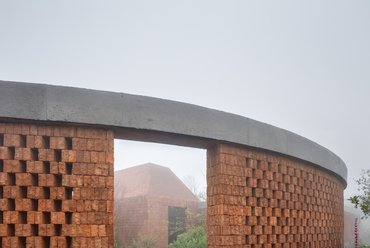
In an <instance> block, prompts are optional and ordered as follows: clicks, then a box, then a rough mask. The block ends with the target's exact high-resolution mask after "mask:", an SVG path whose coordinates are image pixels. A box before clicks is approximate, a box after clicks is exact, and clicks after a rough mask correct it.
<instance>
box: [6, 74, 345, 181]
mask: <svg viewBox="0 0 370 248" xmlns="http://www.w3.org/2000/svg"><path fill="white" fill-rule="evenodd" d="M0 106H1V108H0V118H1V119H3V120H4V119H15V120H29V121H41V122H45V121H47V122H58V123H61V122H62V123H66V122H67V123H74V124H81V125H93V126H98V127H109V128H112V129H113V130H114V133H115V138H129V139H138V140H146V141H156V142H163V143H173V144H179V145H186V146H193V147H202V148H208V147H210V145H212V144H214V143H215V142H226V143H231V144H236V145H242V146H248V147H252V148H258V149H263V150H268V151H272V152H275V153H278V154H282V155H287V156H289V157H294V158H297V159H300V160H303V161H307V162H310V163H312V164H314V165H316V166H319V167H321V168H323V169H325V170H328V171H330V172H333V173H335V174H336V175H337V176H339V178H340V179H341V181H342V183H343V185H344V187H346V181H347V167H346V165H345V164H344V162H343V161H342V160H341V159H340V158H339V157H338V156H337V155H335V154H334V153H332V152H331V151H329V150H328V149H326V148H324V147H322V146H320V145H318V144H317V143H315V142H312V141H310V140H308V139H306V138H304V137H302V136H299V135H297V134H294V133H292V132H289V131H287V130H284V129H281V128H277V127H274V126H271V125H269V124H266V123H262V122H258V121H255V120H252V119H249V118H246V117H242V116H238V115H234V114H230V113H225V112H222V111H218V110H213V109H208V108H204V107H199V106H195V105H191V104H186V103H180V102H175V101H169V100H163V99H157V98H152V97H145V96H137V95H130V94H124V93H113V92H105V91H96V90H89V89H80V88H71V87H60V86H51V85H43V84H30V83H20V82H6V81H0Z"/></svg>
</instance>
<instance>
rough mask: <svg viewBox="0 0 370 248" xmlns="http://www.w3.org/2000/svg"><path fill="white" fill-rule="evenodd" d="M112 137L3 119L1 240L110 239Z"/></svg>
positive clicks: (68, 242)
mask: <svg viewBox="0 0 370 248" xmlns="http://www.w3.org/2000/svg"><path fill="white" fill-rule="evenodd" d="M113 138H114V137H113V132H112V131H110V130H105V129H96V128H83V127H67V126H53V125H36V124H24V123H23V124H22V123H0V247H4V248H5V247H6V248H8V247H10V248H12V247H14V248H15V247H17V248H18V247H27V248H31V247H37V248H44V247H45V248H46V247H58V248H60V247H81V248H85V247H113V246H114V240H113V197H114V196H113V195H114V194H113V184H114V182H113V176H114V173H113V145H114V140H113Z"/></svg>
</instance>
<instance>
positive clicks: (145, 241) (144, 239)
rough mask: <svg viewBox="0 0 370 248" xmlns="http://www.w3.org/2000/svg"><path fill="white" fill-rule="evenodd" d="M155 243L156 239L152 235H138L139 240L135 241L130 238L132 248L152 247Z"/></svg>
mask: <svg viewBox="0 0 370 248" xmlns="http://www.w3.org/2000/svg"><path fill="white" fill-rule="evenodd" d="M156 244H157V240H155V238H154V237H153V235H149V236H146V235H140V234H139V240H138V241H136V240H135V239H132V246H133V248H152V247H154V246H155V245H156Z"/></svg>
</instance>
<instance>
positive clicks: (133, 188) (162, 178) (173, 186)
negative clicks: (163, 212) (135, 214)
mask: <svg viewBox="0 0 370 248" xmlns="http://www.w3.org/2000/svg"><path fill="white" fill-rule="evenodd" d="M114 191H115V197H117V198H127V197H134V196H142V195H157V196H163V197H168V198H173V199H184V200H188V201H199V200H198V198H197V197H196V196H195V195H194V194H193V193H192V192H191V191H190V190H189V189H188V187H186V185H185V184H184V183H183V182H182V181H181V180H180V179H179V178H178V177H177V176H176V175H175V174H174V173H173V172H172V171H171V170H170V169H169V168H167V167H164V166H160V165H156V164H152V163H146V164H142V165H138V166H134V167H130V168H127V169H123V170H119V171H115V172H114Z"/></svg>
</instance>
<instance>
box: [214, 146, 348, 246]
mask: <svg viewBox="0 0 370 248" xmlns="http://www.w3.org/2000/svg"><path fill="white" fill-rule="evenodd" d="M207 185H208V202H207V203H208V209H207V211H208V214H207V233H208V247H210V248H213V247H243V248H257V247H274V248H278V247H284V248H285V247H289V248H296V247H341V248H342V247H343V235H344V234H343V227H344V224H343V215H344V212H343V190H344V187H343V184H342V183H341V182H340V181H339V180H338V179H337V177H335V176H334V175H333V174H332V173H328V172H326V171H323V170H321V169H319V168H315V167H313V166H311V165H310V164H308V163H303V162H299V161H295V160H293V159H289V158H285V157H282V156H277V155H274V154H270V153H268V152H261V151H254V150H249V149H244V148H238V147H233V146H230V145H224V144H221V145H218V146H215V147H213V148H212V149H209V150H208V151H207Z"/></svg>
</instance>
